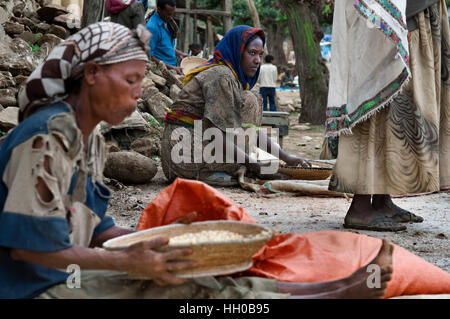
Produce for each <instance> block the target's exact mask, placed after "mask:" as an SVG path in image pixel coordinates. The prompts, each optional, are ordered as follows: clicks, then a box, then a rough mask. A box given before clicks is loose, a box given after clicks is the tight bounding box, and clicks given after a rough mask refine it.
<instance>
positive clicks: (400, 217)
mask: <svg viewBox="0 0 450 319" xmlns="http://www.w3.org/2000/svg"><path fill="white" fill-rule="evenodd" d="M393 208H394V210H395V211H396V213H395V214H394V215H393V216H391V217H390V218H391V219H392V220H393V221H395V222H397V223H408V222H412V223H421V222H423V217H420V216H417V215H415V214H413V213H411V212H409V211H407V210H406V209H403V208H400V207H398V206H396V205H394V207H393Z"/></svg>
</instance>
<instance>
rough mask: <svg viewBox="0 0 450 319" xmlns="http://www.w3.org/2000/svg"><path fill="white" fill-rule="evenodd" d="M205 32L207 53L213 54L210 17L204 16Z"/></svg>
mask: <svg viewBox="0 0 450 319" xmlns="http://www.w3.org/2000/svg"><path fill="white" fill-rule="evenodd" d="M206 34H207V37H206V38H207V43H208V54H209V55H213V54H214V32H213V28H212V22H211V18H210V17H207V18H206Z"/></svg>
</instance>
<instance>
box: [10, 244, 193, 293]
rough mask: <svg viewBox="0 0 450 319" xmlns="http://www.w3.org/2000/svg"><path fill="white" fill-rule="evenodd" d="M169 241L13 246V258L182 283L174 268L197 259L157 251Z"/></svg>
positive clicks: (182, 252)
mask: <svg viewBox="0 0 450 319" xmlns="http://www.w3.org/2000/svg"><path fill="white" fill-rule="evenodd" d="M167 243H168V238H163V237H157V238H153V239H150V240H148V241H145V242H139V243H136V244H134V245H132V246H130V247H129V248H127V249H123V250H117V251H108V250H103V249H93V248H85V247H75V246H74V247H70V248H67V249H62V250H59V251H56V252H37V251H30V250H23V249H16V248H12V249H11V250H10V255H11V258H12V259H13V260H16V261H23V262H27V263H30V264H34V265H38V266H43V267H49V268H55V269H66V268H67V267H68V266H69V265H71V264H76V265H78V266H79V267H80V268H81V269H82V270H87V269H96V270H115V271H120V272H128V273H133V274H136V275H142V276H145V277H150V278H153V279H154V280H155V282H157V283H158V284H161V285H164V284H181V283H183V282H184V281H185V279H181V278H177V277H175V276H174V275H172V274H171V273H170V271H174V270H181V269H186V268H190V267H193V266H195V262H194V261H191V260H183V261H181V260H180V259H179V258H180V257H183V256H187V255H189V254H190V253H191V251H190V249H176V250H172V251H169V252H162V253H160V252H157V251H155V250H153V249H154V248H158V247H161V246H163V245H166V244H167Z"/></svg>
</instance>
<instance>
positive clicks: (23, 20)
mask: <svg viewBox="0 0 450 319" xmlns="http://www.w3.org/2000/svg"><path fill="white" fill-rule="evenodd" d="M11 20H12V21H14V22H17V23H19V24H22V25H24V26H26V27H28V28H30V30H34V29H35V28H36V24H35V23H34V22H33V21H32V20H31V19H28V18H17V17H12V18H11Z"/></svg>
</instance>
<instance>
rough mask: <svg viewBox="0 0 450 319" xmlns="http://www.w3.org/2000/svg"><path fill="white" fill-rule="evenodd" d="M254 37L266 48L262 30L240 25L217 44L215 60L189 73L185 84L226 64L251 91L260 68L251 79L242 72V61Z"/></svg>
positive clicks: (246, 88) (245, 87) (243, 85)
mask: <svg viewBox="0 0 450 319" xmlns="http://www.w3.org/2000/svg"><path fill="white" fill-rule="evenodd" d="M254 35H258V36H259V37H260V38H261V40H262V41H263V46H264V44H265V41H266V35H265V34H264V31H263V30H262V29H258V28H252V27H249V26H247V25H238V26H236V27H233V28H231V29H230V31H228V32H227V33H226V34H225V36H224V37H223V38H222V40H220V41H219V43H218V44H217V46H216V48H215V50H214V56H213V58H212V59H210V60H208V61H207V62H205V63H203V64H201V65H199V66H198V67H197V68H195V69H193V70H191V71H189V72H188V73H187V74H186V77H185V79H184V82H183V84H184V85H186V83H188V82H189V81H190V80H191V79H192V78H194V77H195V75H196V74H197V73H199V72H201V71H203V70H206V69H209V68H211V67H213V66H216V65H221V64H222V65H223V64H224V65H226V66H228V67H229V68H230V69H231V70H232V71H233V74H234V76H235V77H236V79H237V80H239V82H241V84H242V87H243V88H244V89H245V90H251V89H252V88H253V86H255V84H256V82H257V81H258V76H259V71H260V68H258V71H257V72H256V74H255V75H254V76H253V77H251V78H249V77H247V76H246V75H245V74H244V72H242V67H241V59H242V55H243V54H244V49H245V47H246V45H247V44H248V43H249V41H250V40H251V39H252V38H253V36H254Z"/></svg>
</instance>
